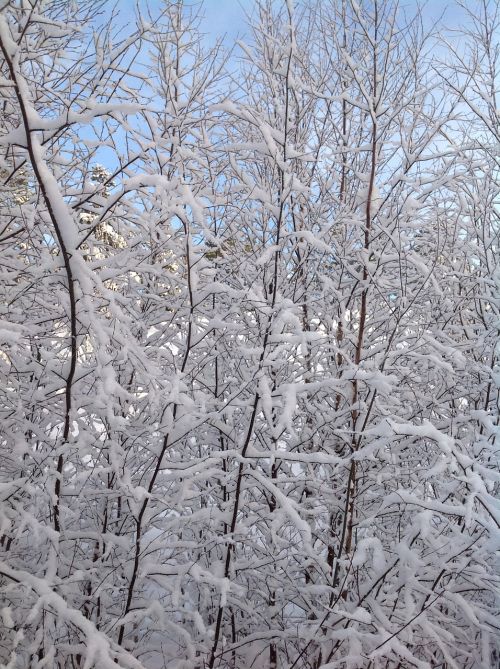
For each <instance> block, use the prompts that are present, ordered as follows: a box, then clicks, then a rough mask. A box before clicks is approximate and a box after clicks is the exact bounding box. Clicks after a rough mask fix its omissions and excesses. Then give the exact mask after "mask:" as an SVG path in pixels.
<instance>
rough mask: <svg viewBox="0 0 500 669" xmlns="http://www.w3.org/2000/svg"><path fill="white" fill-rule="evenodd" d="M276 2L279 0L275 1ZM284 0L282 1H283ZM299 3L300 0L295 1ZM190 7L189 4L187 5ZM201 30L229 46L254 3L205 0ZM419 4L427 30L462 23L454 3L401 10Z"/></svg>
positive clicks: (470, 1)
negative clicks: (440, 23) (438, 21)
mask: <svg viewBox="0 0 500 669" xmlns="http://www.w3.org/2000/svg"><path fill="white" fill-rule="evenodd" d="M276 1H279V0H276ZM284 1H285V0H283V2H284ZM296 2H297V3H298V2H299V0H296ZM188 4H189V2H188ZM192 4H200V2H199V1H198V0H192ZM201 4H202V5H203V13H204V14H205V18H204V19H203V21H202V25H201V29H202V31H203V32H204V33H206V36H207V41H208V42H209V43H213V42H214V41H215V39H216V38H217V37H219V36H225V38H226V40H225V41H226V45H227V46H230V45H232V44H233V43H234V40H235V39H236V38H238V37H244V35H245V31H246V20H245V12H248V13H251V12H252V8H253V7H255V0H204V2H202V3H201ZM478 4H479V3H478V0H467V5H468V6H470V8H471V9H474V8H475V7H477V6H478ZM135 5H136V2H135V0H120V1H119V2H118V8H119V11H120V14H121V17H122V19H123V20H124V21H125V22H126V21H127V20H130V19H132V18H133V16H134V14H135V9H134V8H135ZM148 5H149V7H150V8H151V10H152V12H153V14H154V13H155V11H156V10H158V9H160V8H161V7H162V6H163V3H162V1H161V0H149V2H148ZM418 5H421V6H422V7H423V14H424V19H425V23H426V24H427V26H428V27H432V26H434V25H435V23H436V21H437V20H438V19H440V18H441V17H442V16H443V20H442V27H443V28H444V29H446V28H457V27H459V26H460V25H461V24H462V25H463V23H464V11H463V10H462V9H461V8H460V7H458V6H457V4H456V3H455V2H454V0H427V2H426V1H425V0H424V1H420V0H400V7H401V9H402V10H405V9H406V10H407V11H408V12H409V13H410V14H411V13H412V12H413V11H414V10H415V8H416V7H417V6H418Z"/></svg>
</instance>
